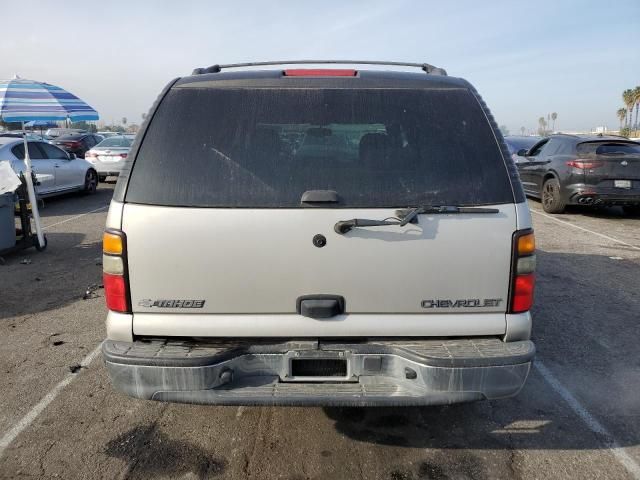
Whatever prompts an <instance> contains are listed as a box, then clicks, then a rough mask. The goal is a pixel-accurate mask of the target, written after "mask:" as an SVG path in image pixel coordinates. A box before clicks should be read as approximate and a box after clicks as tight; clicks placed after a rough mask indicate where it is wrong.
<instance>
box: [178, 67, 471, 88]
mask: <svg viewBox="0 0 640 480" xmlns="http://www.w3.org/2000/svg"><path fill="white" fill-rule="evenodd" d="M284 70H285V69H282V68H279V69H272V70H251V71H246V70H233V71H228V72H218V73H204V74H199V75H190V76H187V77H182V78H179V79H178V80H177V82H176V83H175V84H174V85H173V88H181V87H182V88H189V87H196V88H198V87H205V88H206V87H209V88H215V87H229V86H256V87H269V86H272V87H275V86H277V87H280V88H282V87H285V88H286V87H298V88H299V87H301V86H306V87H309V88H312V87H342V88H346V87H353V86H357V87H359V88H362V87H374V86H377V87H384V86H387V87H392V86H395V87H397V86H399V85H401V86H405V87H407V88H410V87H414V88H446V87H449V88H469V87H471V85H470V84H469V82H467V81H466V80H464V79H462V78H457V77H449V76H445V75H430V74H427V73H424V72H418V73H415V72H401V71H390V70H360V69H356V71H357V72H358V74H357V76H355V77H330V76H326V77H323V76H320V77H312V76H296V77H287V76H284V74H283V72H284ZM314 70H316V69H315V68H314Z"/></svg>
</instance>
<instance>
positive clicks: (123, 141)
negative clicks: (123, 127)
mask: <svg viewBox="0 0 640 480" xmlns="http://www.w3.org/2000/svg"><path fill="white" fill-rule="evenodd" d="M132 143H133V139H131V138H127V137H109V138H105V139H104V140H103V141H101V142H100V143H99V144H98V145H97V146H96V148H97V147H112V148H113V147H130V146H131V144H132Z"/></svg>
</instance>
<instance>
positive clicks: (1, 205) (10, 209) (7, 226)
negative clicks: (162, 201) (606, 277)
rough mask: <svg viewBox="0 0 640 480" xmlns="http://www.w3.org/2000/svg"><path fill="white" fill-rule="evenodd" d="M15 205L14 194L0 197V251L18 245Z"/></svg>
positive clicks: (5, 194)
mask: <svg viewBox="0 0 640 480" xmlns="http://www.w3.org/2000/svg"><path fill="white" fill-rule="evenodd" d="M14 203H15V202H14V194H13V193H4V194H2V195H0V250H4V249H5V248H11V247H14V246H15V245H16V222H15V218H14Z"/></svg>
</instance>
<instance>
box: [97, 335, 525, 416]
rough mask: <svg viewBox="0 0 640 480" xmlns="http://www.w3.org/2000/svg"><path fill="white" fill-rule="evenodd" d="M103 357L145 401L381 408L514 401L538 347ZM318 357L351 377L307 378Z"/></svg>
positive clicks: (143, 351)
mask: <svg viewBox="0 0 640 480" xmlns="http://www.w3.org/2000/svg"><path fill="white" fill-rule="evenodd" d="M102 353H103V356H104V360H105V363H106V366H107V369H108V371H109V375H110V377H111V381H112V383H113V384H114V386H115V387H116V388H117V389H118V390H120V391H122V392H124V393H126V394H127V395H130V396H132V397H136V398H143V399H150V400H158V401H166V402H179V403H195V404H211V405H351V406H376V405H439V404H449V403H456V402H465V401H472V400H481V399H494V398H504V397H510V396H513V395H515V394H517V393H518V392H519V391H520V389H521V388H522V386H523V385H524V383H525V380H526V378H527V375H528V373H529V369H530V367H531V362H532V360H533V357H534V355H535V347H534V345H533V343H532V342H530V341H528V340H527V341H518V342H502V341H501V340H499V339H494V338H490V339H461V340H422V339H384V340H382V339H381V340H370V341H368V342H365V343H340V342H318V341H315V340H299V341H295V340H293V341H286V342H281V343H274V340H268V341H266V342H265V341H257V340H252V339H244V340H242V339H234V340H232V339H228V340H221V341H219V342H217V343H211V342H208V343H195V342H192V341H180V340H172V341H163V340H153V341H136V342H117V341H112V340H106V341H105V342H104V343H103V346H102ZM309 360H310V361H311V362H310V363H311V364H314V363H313V362H314V361H316V362H317V361H318V360H320V361H321V362H322V361H323V360H332V361H337V363H339V364H342V365H344V370H343V371H340V372H339V373H338V376H334V375H335V372H333V373H329V374H327V371H326V370H322V371H320V372H319V373H320V374H327V375H326V376H318V375H316V373H312V374H311V375H308V376H305V377H301V376H300V373H296V367H295V365H300V363H299V362H300V361H305V362H306V361H309ZM297 362H298V363H297ZM321 362H320V363H321ZM306 364H307V365H308V364H309V362H307V363H306ZM298 372H299V371H298ZM295 375H298V376H295Z"/></svg>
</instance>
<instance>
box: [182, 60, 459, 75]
mask: <svg viewBox="0 0 640 480" xmlns="http://www.w3.org/2000/svg"><path fill="white" fill-rule="evenodd" d="M309 64H357V65H387V66H394V67H416V68H421V69H422V70H424V71H425V72H426V73H427V74H429V75H444V76H446V75H447V71H446V70H445V69H444V68H439V67H435V66H433V65H429V64H428V63H407V62H384V61H378V60H282V61H273V62H249V63H229V64H226V65H217V64H216V65H211V66H210V67H206V68H196V69H195V70H194V71H193V72H192V75H202V74H203V73H218V72H220V71H221V70H222V69H223V68H225V69H226V68H241V67H264V66H269V65H309Z"/></svg>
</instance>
